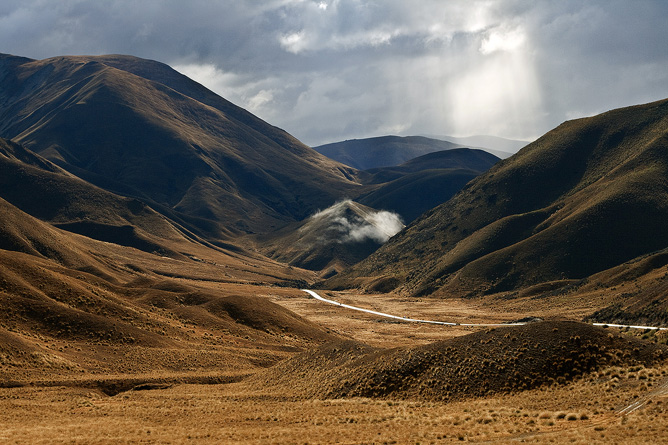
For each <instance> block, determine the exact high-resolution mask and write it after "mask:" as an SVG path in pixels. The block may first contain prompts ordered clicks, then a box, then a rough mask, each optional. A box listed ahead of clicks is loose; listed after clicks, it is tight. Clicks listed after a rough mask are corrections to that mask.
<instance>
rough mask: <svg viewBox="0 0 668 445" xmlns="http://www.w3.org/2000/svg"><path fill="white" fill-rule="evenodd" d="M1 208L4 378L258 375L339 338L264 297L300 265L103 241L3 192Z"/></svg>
mask: <svg viewBox="0 0 668 445" xmlns="http://www.w3.org/2000/svg"><path fill="white" fill-rule="evenodd" d="M0 215H2V217H1V218H2V224H1V225H0V337H2V339H3V345H0V379H1V380H2V381H3V382H5V381H25V379H29V378H40V379H43V378H56V376H59V378H71V377H76V376H77V375H79V373H81V372H88V373H93V374H104V373H112V374H118V373H123V374H126V375H127V376H132V375H138V374H150V373H152V372H166V373H174V372H185V371H188V370H190V371H193V372H199V373H202V372H208V373H214V374H216V375H220V374H225V373H235V372H237V373H238V372H241V371H242V370H243V371H244V372H251V371H252V370H254V369H255V368H256V367H257V366H267V365H268V364H271V363H274V362H275V361H277V360H279V359H281V358H284V357H285V355H286V354H289V353H292V352H294V351H295V350H298V349H300V348H302V347H304V346H308V345H312V344H314V343H321V342H324V341H327V340H330V339H333V338H337V337H336V336H334V335H333V334H331V333H329V332H328V331H327V330H326V329H323V328H320V327H319V326H316V325H314V324H313V323H310V322H309V321H307V320H305V319H303V318H301V317H299V316H297V315H296V314H294V313H292V312H290V311H287V310H286V309H284V308H282V307H280V306H278V305H277V304H275V303H273V302H271V301H269V300H268V299H267V297H266V296H263V297H260V296H257V293H258V291H259V292H267V291H266V290H264V291H263V290H262V289H261V288H259V287H257V286H254V285H253V284H254V283H258V282H261V283H267V284H270V283H281V282H285V281H289V280H293V279H297V278H300V279H305V278H308V275H307V274H304V273H303V272H301V271H299V270H297V269H289V268H287V267H286V266H284V265H281V264H278V263H275V262H271V261H269V260H267V259H266V258H263V257H260V256H250V255H248V254H242V253H235V252H225V251H223V250H222V249H214V248H211V247H207V246H205V245H202V244H198V243H192V242H190V241H187V240H184V239H181V240H166V239H161V240H160V241H161V242H163V243H165V245H166V246H167V248H169V249H170V251H172V252H179V254H178V255H173V256H172V257H164V256H162V254H160V253H158V254H152V253H147V252H145V251H142V250H138V249H136V248H133V247H126V246H122V245H119V244H113V243H108V242H100V241H96V240H93V239H90V238H87V237H84V236H81V235H78V234H73V233H70V232H67V231H64V230H60V229H58V228H55V227H53V226H51V225H50V224H47V223H45V222H43V221H40V220H38V219H36V218H34V217H32V216H30V215H28V214H26V213H24V212H22V211H21V210H19V209H18V208H16V207H14V206H13V205H11V204H9V203H7V202H6V201H4V200H2V199H1V198H0ZM279 289H280V288H275V289H274V290H273V291H272V292H280V290H279ZM258 347H259V349H258ZM221 363H225V366H223V367H221Z"/></svg>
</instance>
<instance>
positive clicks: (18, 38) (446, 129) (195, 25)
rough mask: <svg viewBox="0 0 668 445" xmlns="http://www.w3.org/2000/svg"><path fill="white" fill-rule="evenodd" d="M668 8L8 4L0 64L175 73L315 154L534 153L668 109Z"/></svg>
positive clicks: (3, 8)
mask: <svg viewBox="0 0 668 445" xmlns="http://www.w3.org/2000/svg"><path fill="white" fill-rule="evenodd" d="M666 23H668V1H664V0H587V1H583V0H495V1H491V0H411V1H408V0H375V1H371V0H188V1H182V0H171V1H170V0H163V1H158V0H141V1H137V0H3V1H2V2H1V3H0V52H2V53H9V54H14V55H19V56H25V57H30V58H35V59H42V58H48V57H53V56H59V55H79V54H87V55H97V54H130V55H135V56H138V57H143V58H147V59H153V60H158V61H161V62H164V63H167V64H169V65H170V66H172V67H174V68H175V69H177V70H178V71H180V72H182V73H184V74H186V75H188V76H189V77H191V78H193V79H194V80H197V81H198V82H200V83H202V84H204V85H205V86H207V87H208V88H210V89H211V90H213V91H215V92H216V93H218V94H219V95H221V96H223V97H224V98H226V99H228V100H230V101H232V102H233V103H235V104H237V105H239V106H241V107H243V108H246V109H247V110H249V111H251V112H253V113H254V114H256V115H258V116H259V117H261V118H262V119H264V120H266V121H267V122H269V123H271V124H273V125H276V126H278V127H280V128H283V129H284V130H286V131H288V132H289V133H291V134H292V135H294V136H295V137H297V138H298V139H300V140H301V141H302V142H304V143H306V144H308V145H311V146H316V145H320V144H324V143H328V142H335V141H341V140H345V139H353V138H364V137H372V136H381V135H387V134H396V135H452V136H470V135H494V136H500V137H505V138H511V139H521V140H532V139H535V138H537V137H539V136H540V135H542V134H544V133H545V132H547V131H549V130H550V129H552V128H554V127H556V126H557V125H559V124H560V123H562V122H563V121H565V120H568V119H573V118H578V117H584V116H590V115H594V114H598V113H601V112H604V111H607V110H610V109H613V108H618V107H623V106H628V105H635V104H640V103H647V102H652V101H655V100H660V99H664V98H667V97H668V45H667V44H666V42H668V26H666Z"/></svg>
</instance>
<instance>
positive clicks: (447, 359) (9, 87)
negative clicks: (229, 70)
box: [0, 55, 668, 443]
mask: <svg viewBox="0 0 668 445" xmlns="http://www.w3.org/2000/svg"><path fill="white" fill-rule="evenodd" d="M0 80H2V83H0V117H2V119H1V120H0V122H2V123H1V124H0V223H1V224H0V409H1V410H2V412H3V414H0V441H4V442H10V443H39V442H45V443H48V442H79V443H110V442H118V441H125V442H131V443H134V442H142V441H144V442H172V443H181V442H186V441H188V440H200V441H203V442H212V443H220V442H232V443H235V442H236V443H246V442H258V443H276V442H313V443H321V442H344V443H359V442H369V443H407V442H428V443H436V442H440V441H465V440H471V441H491V442H495V441H496V442H502V443H503V442H507V441H557V442H564V441H575V442H589V443H596V442H602V443H609V442H611V441H612V442H616V441H621V442H624V441H625V440H627V439H628V438H629V437H631V435H636V434H640V433H641V432H642V438H643V439H644V440H646V441H647V442H648V443H658V442H661V441H665V440H667V439H668V437H666V434H667V433H666V431H668V428H666V426H668V424H667V422H666V420H665V415H664V412H665V409H666V403H668V398H667V397H668V392H667V390H666V388H668V331H666V330H665V328H666V327H667V326H668V298H667V295H668V238H667V235H666V232H665V230H664V228H665V226H666V221H668V204H667V203H668V194H667V192H668V180H667V179H666V178H667V177H668V176H667V175H666V172H667V171H668V155H667V153H668V151H667V148H668V146H667V144H668V139H667V137H668V136H667V135H668V100H662V101H657V102H653V103H649V104H644V105H636V106H632V107H626V108H621V109H616V110H612V111H609V112H606V113H603V114H600V115H597V116H593V117H588V118H581V119H575V120H571V121H567V122H565V123H563V124H562V125H560V126H559V127H557V128H555V129H554V130H552V131H550V132H548V133H547V134H545V135H544V136H543V137H541V138H539V139H538V140H536V141H534V142H532V143H529V144H527V145H526V146H525V147H524V148H522V149H521V150H520V151H519V152H518V153H517V154H515V155H513V156H508V157H505V159H503V160H501V159H499V158H498V157H496V156H495V155H493V154H491V153H490V152H487V151H485V150H483V149H480V148H475V147H466V146H462V145H461V143H453V142H448V141H438V140H434V139H429V138H425V137H405V138H399V137H395V136H387V137H380V138H370V139H367V140H354V141H345V142H341V143H337V144H331V146H330V147H329V148H331V149H336V151H337V153H338V155H337V156H340V157H339V159H338V160H335V159H330V158H327V157H325V156H324V155H323V154H321V153H318V151H316V150H314V149H312V148H310V147H308V146H306V145H304V144H303V143H301V142H300V141H299V140H297V139H296V138H294V137H293V136H291V135H290V134H288V133H287V132H285V131H284V130H281V129H279V128H277V127H274V126H272V125H270V124H269V123H267V122H264V121H263V120H261V119H260V118H259V117H257V116H255V115H253V114H251V113H250V112H248V111H246V110H244V109H242V108H240V107H237V106H236V105H234V104H232V103H230V102H228V101H227V100H225V99H223V98H222V97H220V96H218V95H216V94H215V93H213V92H212V91H210V90H208V89H206V88H205V87H204V86H202V85H200V84H198V83H197V82H194V81H193V80H191V79H189V78H187V77H186V76H184V75H182V74H180V73H178V72H176V71H175V70H173V69H172V68H170V67H169V66H167V65H165V64H162V63H159V62H156V61H151V60H146V59H140V58H136V57H132V56H119V55H109V56H63V57H54V58H50V59H44V60H34V59H28V58H23V57H17V56H11V55H1V56H0ZM472 140H478V141H484V140H485V138H475V139H472ZM460 142H461V140H460ZM497 142H498V141H497ZM506 142H508V141H506ZM515 142H517V141H515ZM365 147H366V148H365ZM319 148H320V149H322V147H319ZM364 150H366V151H365V152H363V151H364ZM332 156H333V155H332ZM343 161H345V162H347V163H348V164H346V163H344V162H343ZM416 321H420V323H417V322H416ZM616 325H633V326H641V327H647V326H652V327H660V328H661V329H649V328H641V329H630V328H628V327H619V326H616Z"/></svg>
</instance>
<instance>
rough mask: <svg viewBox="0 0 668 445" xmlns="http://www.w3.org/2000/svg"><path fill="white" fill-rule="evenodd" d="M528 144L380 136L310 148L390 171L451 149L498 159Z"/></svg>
mask: <svg viewBox="0 0 668 445" xmlns="http://www.w3.org/2000/svg"><path fill="white" fill-rule="evenodd" d="M527 144H528V142H525V141H516V140H511V139H503V138H499V137H494V136H471V137H467V138H455V137H450V136H438V137H426V136H380V137H374V138H367V139H351V140H347V141H342V142H334V143H331V144H325V145H320V146H317V147H313V148H314V150H316V151H317V152H319V153H322V154H324V155H325V156H327V157H328V158H331V159H334V160H335V161H339V162H341V163H342V164H346V165H349V166H351V167H354V168H357V169H360V170H368V169H371V168H377V167H392V166H396V165H399V164H403V163H404V162H406V161H409V160H411V159H413V158H417V157H419V156H423V155H426V154H429V153H434V152H437V151H442V150H452V149H454V148H475V149H479V150H485V151H487V152H488V153H491V154H493V155H495V156H497V157H499V158H501V159H504V158H507V157H509V156H512V154H513V153H515V152H516V151H517V150H519V149H520V148H522V147H523V146H525V145H527Z"/></svg>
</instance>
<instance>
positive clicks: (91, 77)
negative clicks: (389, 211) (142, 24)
mask: <svg viewBox="0 0 668 445" xmlns="http://www.w3.org/2000/svg"><path fill="white" fill-rule="evenodd" d="M0 80H1V82H0V104H2V105H1V106H0V118H1V119H0V122H1V123H0V136H3V137H5V138H8V139H12V140H14V141H15V142H20V143H23V144H25V145H26V146H27V147H28V148H30V149H31V150H32V151H34V152H36V153H38V154H40V155H41V156H43V157H44V158H46V159H48V160H50V161H53V162H54V163H56V164H58V165H59V166H61V167H63V168H64V169H65V170H67V171H69V172H71V173H73V174H75V175H77V176H79V177H80V178H82V179H84V180H86V181H88V182H91V183H93V184H95V185H97V186H99V187H101V188H104V189H106V190H110V191H113V192H115V193H118V194H122V195H125V196H131V197H138V198H142V199H145V200H148V201H149V202H150V203H151V205H152V206H153V207H154V208H156V209H157V210H160V207H161V206H162V207H164V208H166V209H168V210H171V211H176V212H178V213H180V214H182V215H184V217H185V218H187V219H188V220H189V223H191V224H193V225H195V226H197V227H199V228H200V229H201V230H205V231H207V233H208V235H209V236H211V237H213V238H219V239H220V238H226V237H227V235H226V229H233V230H240V231H251V232H256V231H263V232H266V231H269V230H271V229H272V228H273V227H276V226H279V225H283V224H285V223H287V222H290V221H294V220H295V219H301V218H304V217H305V216H306V215H308V214H310V213H312V212H313V211H314V210H315V209H317V208H322V207H326V206H328V205H330V204H332V203H333V202H334V201H335V200H336V199H338V198H339V197H340V196H342V195H343V194H346V193H348V192H351V191H352V190H355V189H356V187H357V185H356V183H355V182H354V181H352V176H351V175H352V174H353V171H352V170H350V169H348V168H347V167H344V166H342V165H341V164H338V163H336V162H333V161H331V160H328V159H327V158H325V157H323V156H321V155H320V154H318V153H317V152H315V151H313V150H312V149H310V148H308V147H306V146H304V145H303V144H301V143H300V142H299V141H297V140H296V139H294V138H293V137H291V136H290V135H288V134H287V133H285V132H284V131H282V130H280V129H278V128H276V127H273V126H271V125H269V124H267V123H265V122H263V121H261V120H260V119H258V118H257V117H255V116H253V115H252V114H250V113H248V112H247V111H245V110H242V109H240V108H238V107H236V106H234V105H233V104H231V103H229V102H227V101H225V100H224V99H222V98H220V97H218V96H216V95H215V94H214V93H212V92H210V91H208V90H206V89H205V88H204V87H202V86H201V85H199V84H197V83H195V82H193V81H192V80H190V79H188V78H187V77H185V76H183V75H180V74H179V73H177V72H176V71H174V70H172V69H171V68H169V67H168V66H166V65H164V64H160V63H158V62H153V61H146V60H142V59H137V58H133V57H129V56H100V57H83V56H82V57H57V58H52V59H45V60H40V61H38V60H30V59H25V58H19V57H13V56H7V55H4V56H2V57H0ZM161 211H162V210H161Z"/></svg>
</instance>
